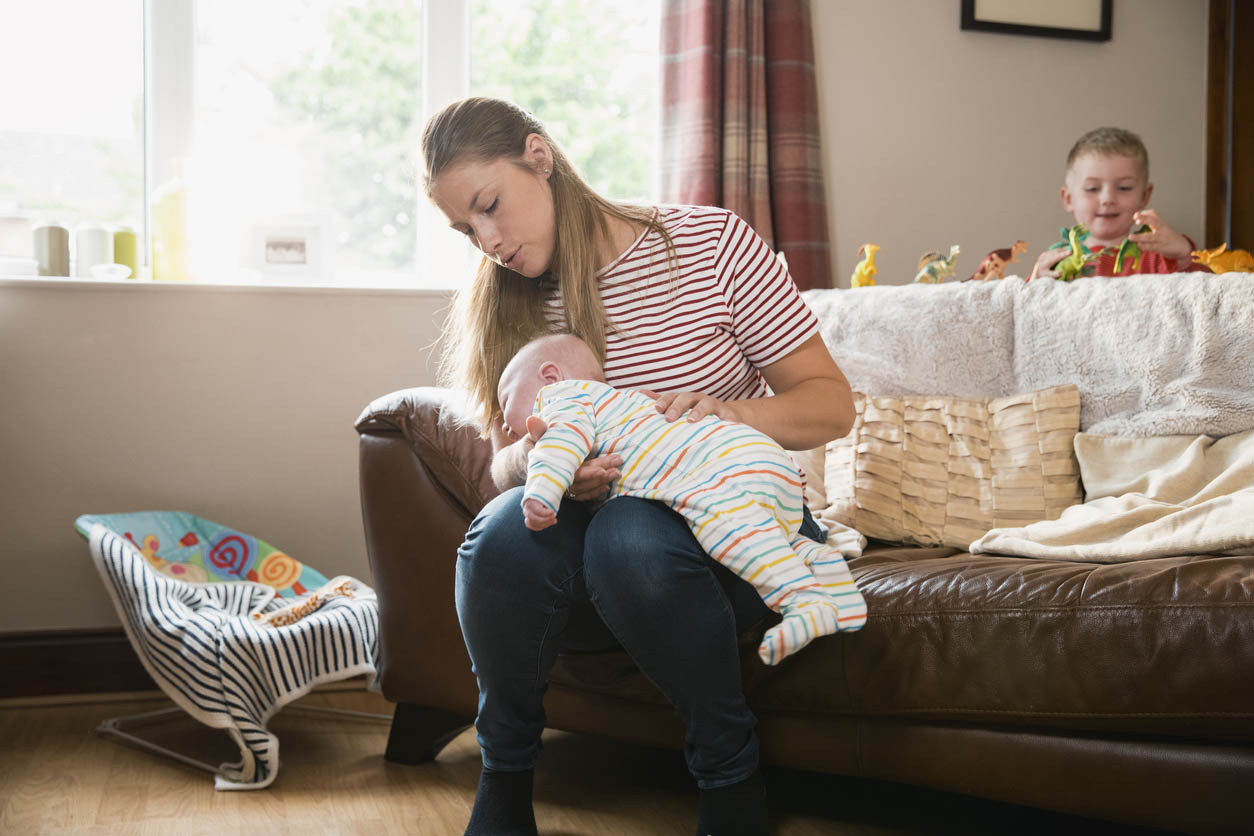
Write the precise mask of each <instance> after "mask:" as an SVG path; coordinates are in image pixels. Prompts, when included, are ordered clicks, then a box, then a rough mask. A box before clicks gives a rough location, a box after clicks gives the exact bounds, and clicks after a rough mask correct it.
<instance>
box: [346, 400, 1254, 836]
mask: <svg viewBox="0 0 1254 836" xmlns="http://www.w3.org/2000/svg"><path fill="white" fill-rule="evenodd" d="M453 404H454V401H453V400H451V398H450V393H448V392H447V391H445V390H440V389H431V388H421V389H410V390H405V391H401V392H395V393H393V394H390V395H387V396H385V397H382V398H379V399H378V400H376V401H374V402H373V403H371V404H370V405H369V406H368V407H367V408H366V410H365V411H364V412H363V414H362V416H361V417H360V418H359V419H358V421H357V430H358V432H359V433H360V441H361V448H360V450H361V494H362V508H363V517H364V525H365V534H366V542H367V547H368V549H369V556H370V561H371V568H372V571H373V574H374V585H375V588H376V590H377V591H378V595H379V604H380V614H381V621H382V633H381V642H380V645H381V664H380V679H381V684H382V688H383V693H384V694H385V695H386V696H387V697H388V698H389V699H391V700H393V701H395V702H396V703H397V710H396V717H395V720H394V722H393V726H392V733H391V737H390V739H389V743H388V752H387V757H388V758H389V759H390V760H394V761H400V762H418V761H421V760H424V759H430V758H432V757H434V756H435V754H436V753H438V751H439V749H440V747H441V746H442V745H443V744H444V743H445V742H447V740H448V739H449V738H451V736H453V735H454V734H456V733H457V732H458V731H460V730H461V729H463V728H464V727H465V726H466V725H467V724H468V723H469V722H470V720H471V718H472V717H473V715H474V711H475V704H476V689H475V683H474V678H473V676H472V675H471V672H470V663H469V660H468V659H467V657H466V653H465V650H464V647H463V644H462V640H461V633H460V630H459V628H458V625H457V616H456V613H455V611H454V608H453V572H454V562H455V559H456V549H457V546H458V544H459V543H460V542H461V540H462V536H463V534H464V532H465V530H466V527H467V525H468V524H469V522H470V520H471V519H472V517H473V516H474V515H475V513H476V512H477V511H478V510H479V509H480V508H481V507H482V506H483V505H484V503H485V502H486V501H487V500H488V499H490V498H491V497H492V496H493V495H494V493H495V489H494V487H493V486H492V482H491V480H490V478H489V475H488V463H489V459H490V452H491V451H490V448H489V445H488V444H487V443H486V442H483V441H481V440H480V439H479V438H478V437H477V436H476V434H475V433H474V432H473V431H472V430H470V429H466V428H458V427H455V426H453V425H451V424H450V423H449V422H447V421H444V420H442V417H444V416H445V415H446V412H447V411H449V410H455V409H456V407H455V406H454V405H453ZM850 565H851V567H852V569H853V572H854V575H855V576H856V577H857V579H858V581H859V584H860V586H861V587H862V590H863V592H864V593H865V595H866V599H867V603H868V606H869V609H870V620H869V621H868V623H867V625H866V627H864V628H863V629H862V630H861V631H859V632H857V633H852V634H844V635H839V636H831V637H826V638H823V639H819V640H818V641H816V642H815V643H814V644H813V645H811V646H810V647H809V648H807V649H806V650H804V651H803V652H801V653H800V654H798V655H797V656H795V657H792V658H790V659H789V660H787V661H786V662H785V663H784V664H782V665H780V666H779V667H778V668H767V667H766V666H764V665H762V664H761V663H760V662H759V661H758V659H757V655H756V652H755V650H756V645H757V638H756V637H755V636H751V635H747V636H745V637H743V641H742V646H743V651H744V652H743V657H742V664H743V670H744V681H745V692H746V694H748V696H749V699H750V701H751V703H752V705H753V708H754V710H755V712H756V713H757V716H758V718H759V721H760V724H759V732H760V735H761V740H762V749H763V754H764V757H765V759H766V760H767V762H768V763H773V764H779V765H784V766H788V767H793V768H801V769H806V770H816V771H821V772H828V773H835V774H837V775H854V776H865V777H869V778H876V779H887V780H891V781H898V782H903V783H909V784H916V785H920V786H926V787H933V788H938V789H943V790H949V791H954V792H959V793H966V794H970V795H975V796H983V797H986V798H991V799H998V800H1002V801H1008V802H1013V803H1017V804H1025V805H1031V806H1036V807H1041V808H1048V809H1052V810H1058V811H1063V812H1067V813H1073V814H1078V815H1083V816H1090V817H1095V818H1102V819H1109V820H1114V821H1120V822H1126V823H1131V824H1139V825H1147V826H1153V827H1158V828H1168V829H1173V830H1181V831H1185V832H1195V833H1250V832H1254V802H1251V801H1250V798H1251V795H1250V788H1251V787H1252V786H1254V555H1244V556H1238V557H1218V556H1199V557H1187V558H1168V559H1158V560H1146V561H1139V562H1133V563H1124V564H1114V565H1098V564H1093V563H1067V562H1048V561H1041V560H1027V559H1018V558H1009V557H990V556H973V555H970V554H967V553H964V552H960V551H958V550H956V549H952V548H920V547H910V546H900V545H894V544H880V543H873V544H872V547H871V548H870V549H868V550H867V552H866V553H865V554H864V555H863V556H862V557H860V558H857V559H854V560H852V561H851V563H850ZM546 708H547V711H548V718H549V724H550V726H552V727H554V728H558V729H565V730H569V731H575V732H588V733H594V734H601V735H608V736H612V737H619V738H623V739H627V740H632V741H636V742H641V743H646V744H653V745H658V746H665V747H672V748H678V747H679V746H680V745H681V740H682V730H681V728H680V726H679V723H678V721H677V720H676V718H675V716H674V714H673V713H672V711H671V708H670V706H669V705H668V704H667V703H666V702H665V700H664V699H663V698H662V697H661V696H660V694H659V693H658V692H657V691H656V690H655V689H654V688H653V686H652V685H651V684H650V683H649V682H648V681H647V680H646V679H645V678H644V677H643V676H642V675H641V674H640V673H639V672H638V671H637V670H636V669H635V667H634V666H633V664H632V662H631V660H630V659H629V658H628V657H627V656H626V654H624V653H608V654H598V655H590V656H570V657H563V658H561V659H559V661H558V663H557V666H556V667H555V669H554V671H553V675H552V684H551V686H550V688H549V691H548V695H547V698H546Z"/></svg>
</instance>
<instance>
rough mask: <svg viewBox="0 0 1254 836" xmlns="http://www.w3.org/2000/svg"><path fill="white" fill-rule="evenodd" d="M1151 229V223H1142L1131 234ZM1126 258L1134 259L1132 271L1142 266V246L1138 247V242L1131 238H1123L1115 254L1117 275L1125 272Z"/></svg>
mask: <svg viewBox="0 0 1254 836" xmlns="http://www.w3.org/2000/svg"><path fill="white" fill-rule="evenodd" d="M1149 231H1150V225H1149V224H1141V225H1140V226H1138V227H1137V228H1136V229H1134V230H1132V232H1131V233H1129V234H1130V235H1140V234H1141V233H1142V232H1149ZM1125 258H1131V259H1132V272H1133V273H1135V272H1136V271H1137V269H1138V268H1139V267H1140V266H1141V248H1140V247H1138V246H1137V245H1136V242H1135V241H1133V240H1132V239H1131V238H1124V239H1123V242H1122V243H1121V244H1120V245H1119V252H1118V253H1117V254H1116V255H1115V275H1116V276H1117V275H1119V274H1120V273H1122V272H1123V260H1124V259H1125Z"/></svg>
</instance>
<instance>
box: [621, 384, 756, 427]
mask: <svg viewBox="0 0 1254 836" xmlns="http://www.w3.org/2000/svg"><path fill="white" fill-rule="evenodd" d="M641 391H643V392H644V393H645V394H646V395H648V396H649V397H651V398H653V400H654V401H656V403H655V404H654V405H655V406H656V407H657V411H658V412H660V413H662V416H663V417H664V418H665V419H666V420H667V421H675V420H678V418H679V416H681V415H683V414H684V413H685V412H687V413H688V420H689V421H700V420H701V419H702V418H704V417H705V416H707V415H717V416H718V417H719V418H722V419H723V420H724V421H740V413H739V412H738V411H737V410H736V406H735V403H734V402H732V401H720V400H719V399H718V398H715V397H711V396H710V395H706V394H703V393H701V392H666V393H664V394H661V395H659V394H656V393H655V392H651V391H648V390H641Z"/></svg>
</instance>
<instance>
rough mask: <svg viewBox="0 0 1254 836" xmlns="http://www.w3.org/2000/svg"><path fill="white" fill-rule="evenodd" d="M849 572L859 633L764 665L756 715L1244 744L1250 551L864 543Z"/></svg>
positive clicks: (1253, 660) (1248, 711) (1250, 723)
mask: <svg viewBox="0 0 1254 836" xmlns="http://www.w3.org/2000/svg"><path fill="white" fill-rule="evenodd" d="M849 565H850V568H851V569H852V571H853V574H854V577H855V578H857V581H858V585H859V587H860V588H861V589H862V592H863V594H864V595H865V596H866V600H867V608H868V610H869V613H870V615H869V618H868V620H867V623H866V626H865V627H863V628H862V629H861V630H859V631H857V632H856V633H842V634H839V635H836V636H825V637H823V638H819V639H817V640H815V641H814V642H813V643H812V644H811V645H810V646H809V647H807V648H806V649H805V650H803V651H801V652H800V653H798V654H796V655H795V656H792V657H789V658H788V659H786V660H784V663H783V664H781V665H780V666H779V667H778V668H776V669H772V670H771V671H770V672H769V673H768V674H767V676H766V678H765V680H764V681H761V682H760V684H758V686H757V687H756V688H755V689H754V691H753V692H752V693H751V694H750V701H751V703H752V704H753V706H754V709H755V710H757V711H761V712H771V711H786V712H790V713H794V714H796V715H797V716H812V715H841V714H849V715H854V716H859V717H898V718H912V719H916V720H920V721H928V722H946V723H952V724H971V723H975V724H984V725H987V724H993V725H997V726H1002V727H1008V728H1009V727H1014V728H1024V727H1031V728H1036V729H1055V730H1060V731H1061V730H1069V731H1083V730H1091V731H1094V732H1101V733H1106V734H1110V733H1116V734H1117V733H1120V732H1123V733H1127V734H1142V735H1143V734H1149V735H1166V736H1179V737H1191V738H1194V739H1207V738H1209V739H1212V740H1242V741H1254V698H1252V697H1251V694H1254V653H1251V651H1250V648H1251V647H1254V597H1252V596H1251V594H1250V591H1249V590H1250V584H1251V580H1250V579H1251V578H1254V555H1243V556H1221V555H1204V556H1192V557H1168V558H1158V559H1154V560H1141V561H1136V562H1133V563H1122V564H1112V565H1099V564H1092V563H1069V562H1066V561H1053V560H1035V559H1030V558H1013V557H997V556H989V555H971V554H968V553H965V552H961V551H958V550H955V549H948V548H943V547H934V548H921V547H917V546H904V547H886V546H882V545H873V546H872V547H871V548H870V549H869V550H868V551H867V552H866V553H865V554H864V555H863V556H862V557H858V558H854V559H852V560H850V561H849ZM747 673H752V671H748V672H747Z"/></svg>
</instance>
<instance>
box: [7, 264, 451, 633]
mask: <svg viewBox="0 0 1254 836" xmlns="http://www.w3.org/2000/svg"><path fill="white" fill-rule="evenodd" d="M446 304H447V299H446V297H445V296H444V295H442V294H439V293H433V292H429V291H356V290H301V289H293V288H255V287H252V288H249V287H213V286H204V285H172V284H161V283H139V282H136V283H133V284H126V283H120V284H107V285H106V284H96V283H88V282H73V281H70V280H64V281H63V282H55V281H43V282H34V281H25V282H24V281H22V280H11V281H3V280H0V432H3V436H2V437H0V474H2V475H0V571H3V573H4V580H5V588H6V589H7V590H8V591H9V592H8V594H7V595H6V596H5V605H4V606H3V607H0V631H6V630H40V629H66V628H85V627H101V626H110V625H116V624H118V623H119V622H118V620H117V617H116V616H115V614H114V612H113V607H112V604H111V603H110V602H109V600H108V598H107V597H106V595H105V592H104V587H103V585H102V584H101V581H100V578H99V577H98V576H97V574H96V570H95V568H94V567H93V566H92V563H91V560H90V557H89V556H88V552H87V545H86V543H85V542H84V541H83V540H82V539H80V538H79V536H78V535H77V534H76V533H75V531H74V528H73V523H74V518H75V517H76V516H78V515H79V514H84V513H114V512H122V511H135V510H144V509H180V510H186V511H191V512H192V513H195V514H198V515H200V516H202V517H206V518H208V519H211V520H215V521H217V522H221V523H224V524H229V525H232V526H235V527H236V528H239V529H241V530H243V531H246V532H248V533H250V534H254V535H256V536H257V537H260V538H261V539H263V540H267V541H269V542H270V543H271V544H273V545H274V546H275V547H277V548H279V549H282V550H284V551H286V552H288V553H289V554H291V555H292V556H293V557H295V558H297V559H298V560H303V561H305V562H307V563H309V564H310V565H312V566H314V567H316V568H317V569H319V570H320V571H321V572H323V573H324V574H326V575H327V576H328V577H330V576H332V575H335V574H340V573H343V574H348V575H353V576H354V577H358V578H361V579H363V580H366V581H367V582H369V578H370V570H369V566H368V563H367V561H366V554H365V543H364V538H363V534H362V526H361V504H360V500H359V496H358V482H357V433H356V431H355V430H354V429H353V421H354V420H355V419H356V418H357V416H358V414H359V413H360V412H361V409H362V408H363V407H364V406H365V405H366V404H367V403H368V402H369V401H370V400H372V399H374V398H375V397H377V396H379V395H382V394H386V393H387V392H390V391H392V390H394V389H401V388H405V387H409V386H421V385H429V384H431V383H432V381H433V380H434V370H433V369H432V368H431V367H429V366H428V363H427V358H428V357H429V356H430V352H429V351H428V349H429V347H430V345H431V344H432V343H433V342H434V341H435V339H436V338H437V336H438V334H439V325H440V321H441V320H442V317H443V309H444V306H445V305H446Z"/></svg>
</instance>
